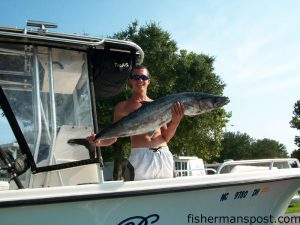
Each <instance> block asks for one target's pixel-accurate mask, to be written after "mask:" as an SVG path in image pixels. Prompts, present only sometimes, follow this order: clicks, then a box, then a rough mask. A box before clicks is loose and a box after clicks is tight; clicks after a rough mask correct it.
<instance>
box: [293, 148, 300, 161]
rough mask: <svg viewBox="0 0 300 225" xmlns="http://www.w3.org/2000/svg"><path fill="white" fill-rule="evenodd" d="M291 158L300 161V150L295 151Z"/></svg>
mask: <svg viewBox="0 0 300 225" xmlns="http://www.w3.org/2000/svg"><path fill="white" fill-rule="evenodd" d="M291 157H292V158H296V159H298V160H300V149H298V150H294V151H293V152H292V154H291Z"/></svg>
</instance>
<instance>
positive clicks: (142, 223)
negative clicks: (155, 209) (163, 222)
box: [118, 214, 159, 225]
mask: <svg viewBox="0 0 300 225" xmlns="http://www.w3.org/2000/svg"><path fill="white" fill-rule="evenodd" d="M158 220H159V215H158V214H151V215H149V216H147V217H143V216H132V217H129V218H127V219H125V220H123V221H121V222H120V223H118V225H148V224H154V223H156V222H157V221H158Z"/></svg>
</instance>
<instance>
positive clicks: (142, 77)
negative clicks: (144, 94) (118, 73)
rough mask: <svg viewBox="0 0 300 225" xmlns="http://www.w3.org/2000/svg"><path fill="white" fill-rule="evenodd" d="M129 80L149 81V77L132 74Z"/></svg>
mask: <svg viewBox="0 0 300 225" xmlns="http://www.w3.org/2000/svg"><path fill="white" fill-rule="evenodd" d="M129 78H130V79H131V80H140V79H142V80H149V77H148V76H146V75H138V74H131V75H130V76H129Z"/></svg>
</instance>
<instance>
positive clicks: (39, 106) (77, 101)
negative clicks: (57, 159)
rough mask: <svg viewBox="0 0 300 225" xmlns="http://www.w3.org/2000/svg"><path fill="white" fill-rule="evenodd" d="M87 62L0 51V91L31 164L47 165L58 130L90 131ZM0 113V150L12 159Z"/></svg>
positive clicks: (74, 56)
mask: <svg viewBox="0 0 300 225" xmlns="http://www.w3.org/2000/svg"><path fill="white" fill-rule="evenodd" d="M86 58H87V57H86V53H85V52H79V51H73V50H66V49H59V48H50V47H41V46H33V45H20V44H1V45H0V85H1V86H2V88H3V90H4V92H5V95H6V96H7V99H8V101H9V104H10V106H11V108H12V110H13V112H14V114H15V117H16V119H17V121H18V124H19V126H20V128H21V130H22V133H23V135H24V137H25V139H26V141H27V143H28V145H29V147H30V150H31V152H32V154H33V156H34V159H35V161H36V163H38V162H40V161H42V160H47V159H48V160H49V157H50V154H49V153H50V152H51V148H53V146H54V144H55V141H56V138H57V134H58V132H59V130H60V128H61V127H62V126H64V125H70V126H81V127H88V128H90V129H91V128H92V127H93V124H92V123H93V120H92V112H91V105H90V104H91V100H90V93H89V83H88V73H87V71H88V70H87V60H86ZM0 112H1V116H0V132H1V133H0V134H1V137H0V146H1V147H2V148H7V149H10V150H11V151H15V154H16V152H17V150H16V149H17V146H18V145H17V143H16V139H15V137H14V135H13V133H12V131H11V128H10V126H9V125H8V122H7V120H6V118H5V116H4V115H3V113H2V110H1V109H0Z"/></svg>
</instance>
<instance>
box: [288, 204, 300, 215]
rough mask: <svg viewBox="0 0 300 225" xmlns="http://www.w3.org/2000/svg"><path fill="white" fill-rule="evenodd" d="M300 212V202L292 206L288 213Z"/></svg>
mask: <svg viewBox="0 0 300 225" xmlns="http://www.w3.org/2000/svg"><path fill="white" fill-rule="evenodd" d="M299 212H300V202H296V203H293V204H290V205H289V207H288V209H287V211H286V213H299Z"/></svg>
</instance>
